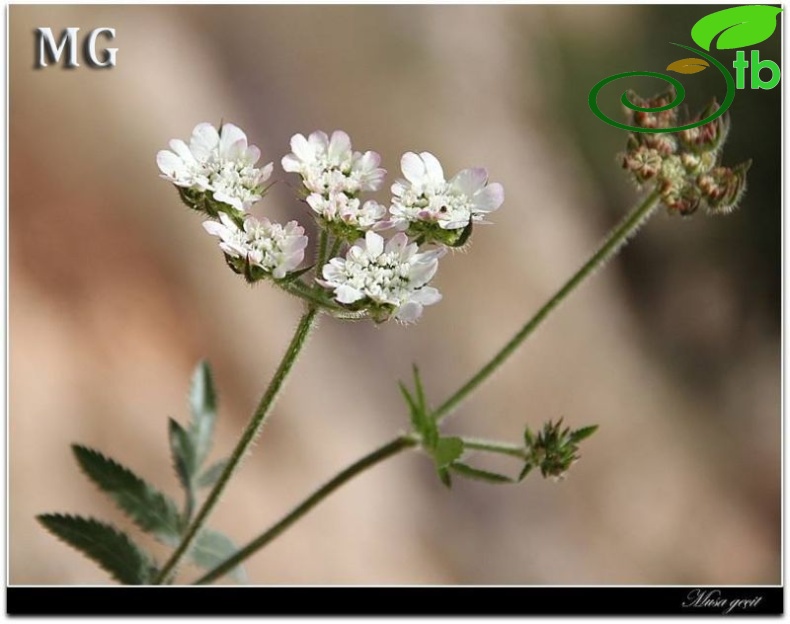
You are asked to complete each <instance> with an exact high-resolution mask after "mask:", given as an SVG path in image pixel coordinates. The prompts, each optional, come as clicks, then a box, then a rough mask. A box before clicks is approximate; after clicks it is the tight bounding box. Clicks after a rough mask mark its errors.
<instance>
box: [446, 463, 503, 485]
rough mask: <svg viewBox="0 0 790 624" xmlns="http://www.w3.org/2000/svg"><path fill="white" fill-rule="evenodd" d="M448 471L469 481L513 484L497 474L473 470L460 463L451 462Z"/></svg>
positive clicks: (478, 469)
mask: <svg viewBox="0 0 790 624" xmlns="http://www.w3.org/2000/svg"><path fill="white" fill-rule="evenodd" d="M450 469H451V470H453V471H455V472H457V473H458V474H460V475H462V476H464V477H467V478H469V479H477V480H478V481H486V482H488V483H497V484H501V483H514V481H513V479H511V478H510V477H508V476H505V475H503V474H499V473H498V472H490V471H488V470H481V469H480V468H474V467H472V466H470V465H468V464H464V463H462V462H453V463H452V464H450Z"/></svg>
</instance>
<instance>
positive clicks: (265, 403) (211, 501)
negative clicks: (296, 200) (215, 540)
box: [154, 306, 318, 585]
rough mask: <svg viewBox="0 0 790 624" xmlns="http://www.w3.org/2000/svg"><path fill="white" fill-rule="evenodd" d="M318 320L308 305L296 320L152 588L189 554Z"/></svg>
mask: <svg viewBox="0 0 790 624" xmlns="http://www.w3.org/2000/svg"><path fill="white" fill-rule="evenodd" d="M317 318H318V309H317V308H316V307H315V306H310V307H309V308H308V309H307V310H306V311H305V313H304V315H303V316H302V319H301V320H300V321H299V325H298V326H297V328H296V331H295V332H294V335H293V338H291V343H290V344H289V345H288V349H287V350H286V352H285V355H284V356H283V359H282V361H281V362H280V365H279V367H278V368H277V371H276V372H275V373H274V377H272V380H271V382H270V383H269V387H268V388H267V389H266V392H264V394H263V396H262V397H261V400H260V403H259V404H258V408H257V409H256V410H255V413H254V414H253V415H252V418H251V419H250V422H249V423H248V424H247V428H246V429H245V430H244V433H243V434H242V436H241V439H240V440H239V442H238V444H236V448H235V449H233V453H232V454H231V456H230V458H229V459H228V464H227V466H225V470H223V471H222V474H221V475H220V477H219V479H218V480H217V483H216V485H214V487H213V488H212V490H211V492H210V493H209V495H208V497H207V498H206V500H205V501H204V503H203V505H201V507H200V510H199V511H198V512H197V515H196V516H195V519H194V520H193V521H192V523H191V524H190V525H189V528H188V529H187V530H186V532H185V533H184V535H183V536H182V538H181V543H180V544H179V545H178V547H177V548H176V549H175V551H173V554H172V555H171V556H170V559H168V561H167V563H165V565H164V566H163V567H162V570H161V572H160V573H159V575H158V576H157V578H156V579H155V581H154V585H161V584H162V583H165V582H167V581H168V579H169V578H170V575H171V574H172V573H174V572H175V570H176V568H177V566H178V564H179V563H180V561H181V559H182V558H183V557H184V555H186V554H187V552H188V551H189V548H190V547H191V546H192V544H193V542H194V541H195V538H196V537H197V535H198V533H199V532H200V530H201V529H202V528H203V525H204V524H205V522H206V519H207V518H208V516H209V514H210V513H211V512H212V511H213V509H214V506H215V505H216V504H217V501H219V498H220V496H221V495H222V492H223V491H224V490H225V486H226V485H227V484H228V482H229V481H230V479H231V477H232V476H233V473H234V472H235V471H236V468H237V467H238V465H239V464H240V463H241V460H242V459H243V457H244V455H246V453H247V451H248V450H249V448H250V445H251V444H252V442H253V441H254V440H255V438H256V437H257V436H258V434H259V433H260V430H261V428H262V427H263V423H264V421H265V420H266V417H267V416H268V415H269V413H270V412H271V409H272V407H274V403H275V401H276V400H277V397H278V395H279V393H280V390H281V388H282V386H283V382H284V381H285V379H286V378H287V377H288V374H289V373H290V372H291V369H292V368H293V365H294V363H295V362H296V359H297V357H298V356H299V353H300V351H301V350H302V348H303V347H304V345H305V343H306V341H307V337H308V336H309V334H310V330H311V329H312V328H313V326H314V325H315V323H316V320H317Z"/></svg>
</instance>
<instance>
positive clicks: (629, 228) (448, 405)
mask: <svg viewBox="0 0 790 624" xmlns="http://www.w3.org/2000/svg"><path fill="white" fill-rule="evenodd" d="M659 198H660V196H659V193H658V191H653V192H652V193H650V195H648V196H647V197H646V198H645V200H644V201H643V202H642V203H641V204H639V205H638V206H637V207H636V208H634V209H633V210H632V211H631V212H630V213H629V214H628V215H626V217H625V218H624V219H623V220H622V221H621V222H620V224H619V225H617V226H616V227H615V228H614V229H613V230H612V231H611V232H610V233H609V235H608V236H607V237H606V240H604V242H603V243H602V244H601V246H600V247H599V248H598V250H597V251H596V252H595V253H594V254H593V255H592V256H591V257H590V259H589V260H588V261H587V262H586V263H585V264H584V266H582V268H581V269H579V270H578V271H577V272H576V273H575V274H574V275H573V276H572V277H571V278H570V279H569V280H568V281H567V282H565V285H564V286H563V287H562V288H560V289H559V290H558V291H557V293H556V294H555V295H554V296H553V297H552V298H551V299H549V300H548V301H547V302H546V303H545V304H544V305H543V307H541V308H540V310H538V311H537V312H536V313H535V315H534V316H533V317H532V318H531V319H530V320H529V321H527V323H526V325H524V326H523V327H522V328H521V329H520V330H519V331H518V332H517V333H516V335H515V336H513V337H512V338H511V339H510V341H509V342H508V343H507V344H506V345H505V346H504V347H502V349H501V350H500V351H499V352H498V353H497V354H496V355H495V356H494V357H493V358H492V359H491V361H489V362H488V364H486V365H485V366H483V368H481V369H480V370H479V371H478V372H477V373H475V375H473V376H472V378H471V379H469V381H467V382H466V383H465V384H464V385H463V386H461V388H460V389H458V391H456V393H455V394H453V395H452V396H451V397H450V398H449V399H447V400H446V401H445V402H444V403H442V405H440V406H439V407H438V408H437V409H436V411H434V413H433V416H434V418H435V419H436V420H437V422H439V421H441V420H442V418H444V417H445V416H447V414H449V413H450V412H452V411H453V410H454V409H455V408H456V407H458V406H459V405H460V404H461V403H462V402H463V401H464V399H466V397H468V396H469V395H470V394H471V393H472V392H473V391H474V390H475V389H476V388H477V387H478V386H479V385H480V384H482V383H483V382H484V381H486V380H487V379H488V378H489V377H490V376H491V375H492V374H493V373H494V371H496V369H498V368H499V367H500V366H501V365H502V364H503V363H504V362H505V360H507V358H508V357H510V356H511V355H512V354H513V352H514V351H515V350H516V349H518V347H519V346H520V345H521V343H522V342H524V340H526V339H527V337H529V335H530V334H531V333H532V332H533V331H535V330H536V329H537V328H538V326H539V325H540V324H541V322H542V321H543V320H544V319H545V318H546V317H547V316H548V315H549V314H550V313H551V312H552V311H553V310H554V309H555V308H556V307H557V306H558V305H559V304H560V303H562V301H563V300H564V299H565V298H566V297H567V296H568V295H569V294H571V293H572V292H573V291H574V289H575V288H576V287H577V286H578V285H579V284H581V283H582V282H583V281H584V280H585V279H586V278H587V277H589V276H590V275H591V274H592V273H594V272H595V270H596V269H597V268H598V267H600V266H601V265H602V264H604V263H605V262H606V261H607V260H608V259H609V258H611V257H612V256H614V255H615V254H616V253H617V252H618V251H620V249H621V248H622V247H623V245H625V243H626V242H628V239H629V237H630V236H631V235H633V234H634V233H635V232H636V231H637V230H638V229H639V226H641V225H642V224H643V223H644V222H645V221H646V220H647V219H648V217H650V216H651V214H652V212H653V210H654V209H655V208H656V207H657V206H658V201H659Z"/></svg>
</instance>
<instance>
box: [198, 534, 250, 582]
mask: <svg viewBox="0 0 790 624" xmlns="http://www.w3.org/2000/svg"><path fill="white" fill-rule="evenodd" d="M237 550H238V549H237V548H236V545H235V544H234V543H233V542H232V541H231V539H230V538H229V537H228V536H227V535H225V534H223V533H220V532H219V531H212V530H211V529H204V530H203V531H201V532H200V533H199V534H198V536H197V539H195V545H194V546H193V548H192V550H191V552H190V554H189V556H190V557H191V559H192V561H194V562H195V564H196V565H198V566H200V567H201V568H205V569H206V570H211V569H212V568H215V567H217V566H218V565H219V564H220V563H222V562H223V561H225V560H226V559H227V558H228V557H230V556H231V555H232V554H234V553H235V552H236V551H237ZM229 574H230V576H231V578H232V579H233V580H234V581H236V582H237V583H245V582H246V581H247V574H246V573H245V571H244V568H243V567H242V566H241V565H238V566H236V567H235V568H233V569H232V570H231V571H230V572H229Z"/></svg>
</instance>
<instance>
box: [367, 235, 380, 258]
mask: <svg viewBox="0 0 790 624" xmlns="http://www.w3.org/2000/svg"><path fill="white" fill-rule="evenodd" d="M365 250H366V251H367V253H368V255H370V256H371V257H373V258H376V257H378V256H380V255H381V254H382V253H383V251H384V239H383V238H382V237H381V236H380V235H378V234H376V233H375V232H367V233H366V234H365Z"/></svg>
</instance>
